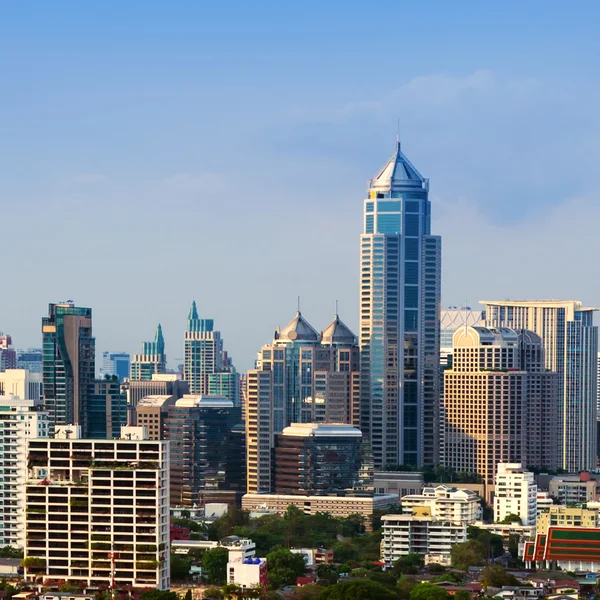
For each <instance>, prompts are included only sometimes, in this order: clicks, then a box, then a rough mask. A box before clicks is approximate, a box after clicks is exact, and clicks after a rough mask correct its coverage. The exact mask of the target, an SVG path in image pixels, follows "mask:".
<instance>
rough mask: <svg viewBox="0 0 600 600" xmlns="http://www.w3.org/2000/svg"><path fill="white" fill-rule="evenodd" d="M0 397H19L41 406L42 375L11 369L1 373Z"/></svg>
mask: <svg viewBox="0 0 600 600" xmlns="http://www.w3.org/2000/svg"><path fill="white" fill-rule="evenodd" d="M0 395H6V396H18V397H19V398H21V399H22V400H33V401H34V403H35V404H39V403H40V402H41V398H42V373H41V372H37V373H36V372H30V371H27V370H26V369H10V370H8V371H4V372H2V373H0Z"/></svg>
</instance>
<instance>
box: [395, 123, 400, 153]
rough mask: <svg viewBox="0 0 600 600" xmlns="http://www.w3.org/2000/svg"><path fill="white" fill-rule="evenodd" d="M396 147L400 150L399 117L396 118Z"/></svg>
mask: <svg viewBox="0 0 600 600" xmlns="http://www.w3.org/2000/svg"><path fill="white" fill-rule="evenodd" d="M396 146H397V147H398V150H400V117H398V129H397V131H396Z"/></svg>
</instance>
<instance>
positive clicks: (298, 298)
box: [298, 296, 300, 312]
mask: <svg viewBox="0 0 600 600" xmlns="http://www.w3.org/2000/svg"><path fill="white" fill-rule="evenodd" d="M298 312H300V296H298Z"/></svg>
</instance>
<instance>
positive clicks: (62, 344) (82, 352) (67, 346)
mask: <svg viewBox="0 0 600 600" xmlns="http://www.w3.org/2000/svg"><path fill="white" fill-rule="evenodd" d="M42 341H43V367H42V368H43V372H42V376H43V394H44V409H45V410H46V411H47V412H48V418H49V420H50V428H51V430H53V428H54V427H56V426H58V425H67V424H71V423H77V424H78V425H80V426H81V428H82V431H83V432H84V435H86V432H87V430H88V426H89V421H88V419H89V392H90V384H91V383H92V382H93V381H94V377H95V360H96V357H95V353H96V344H95V339H94V338H93V336H92V309H91V308H82V307H79V306H75V304H73V302H70V301H69V302H65V303H61V304H50V305H49V309H48V316H47V317H44V318H43V319H42Z"/></svg>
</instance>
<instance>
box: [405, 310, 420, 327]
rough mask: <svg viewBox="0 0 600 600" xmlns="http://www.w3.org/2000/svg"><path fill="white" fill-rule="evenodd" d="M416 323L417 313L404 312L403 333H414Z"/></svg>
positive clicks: (412, 311)
mask: <svg viewBox="0 0 600 600" xmlns="http://www.w3.org/2000/svg"><path fill="white" fill-rule="evenodd" d="M417 322H418V311H416V310H405V311H404V330H405V331H416V330H417Z"/></svg>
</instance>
